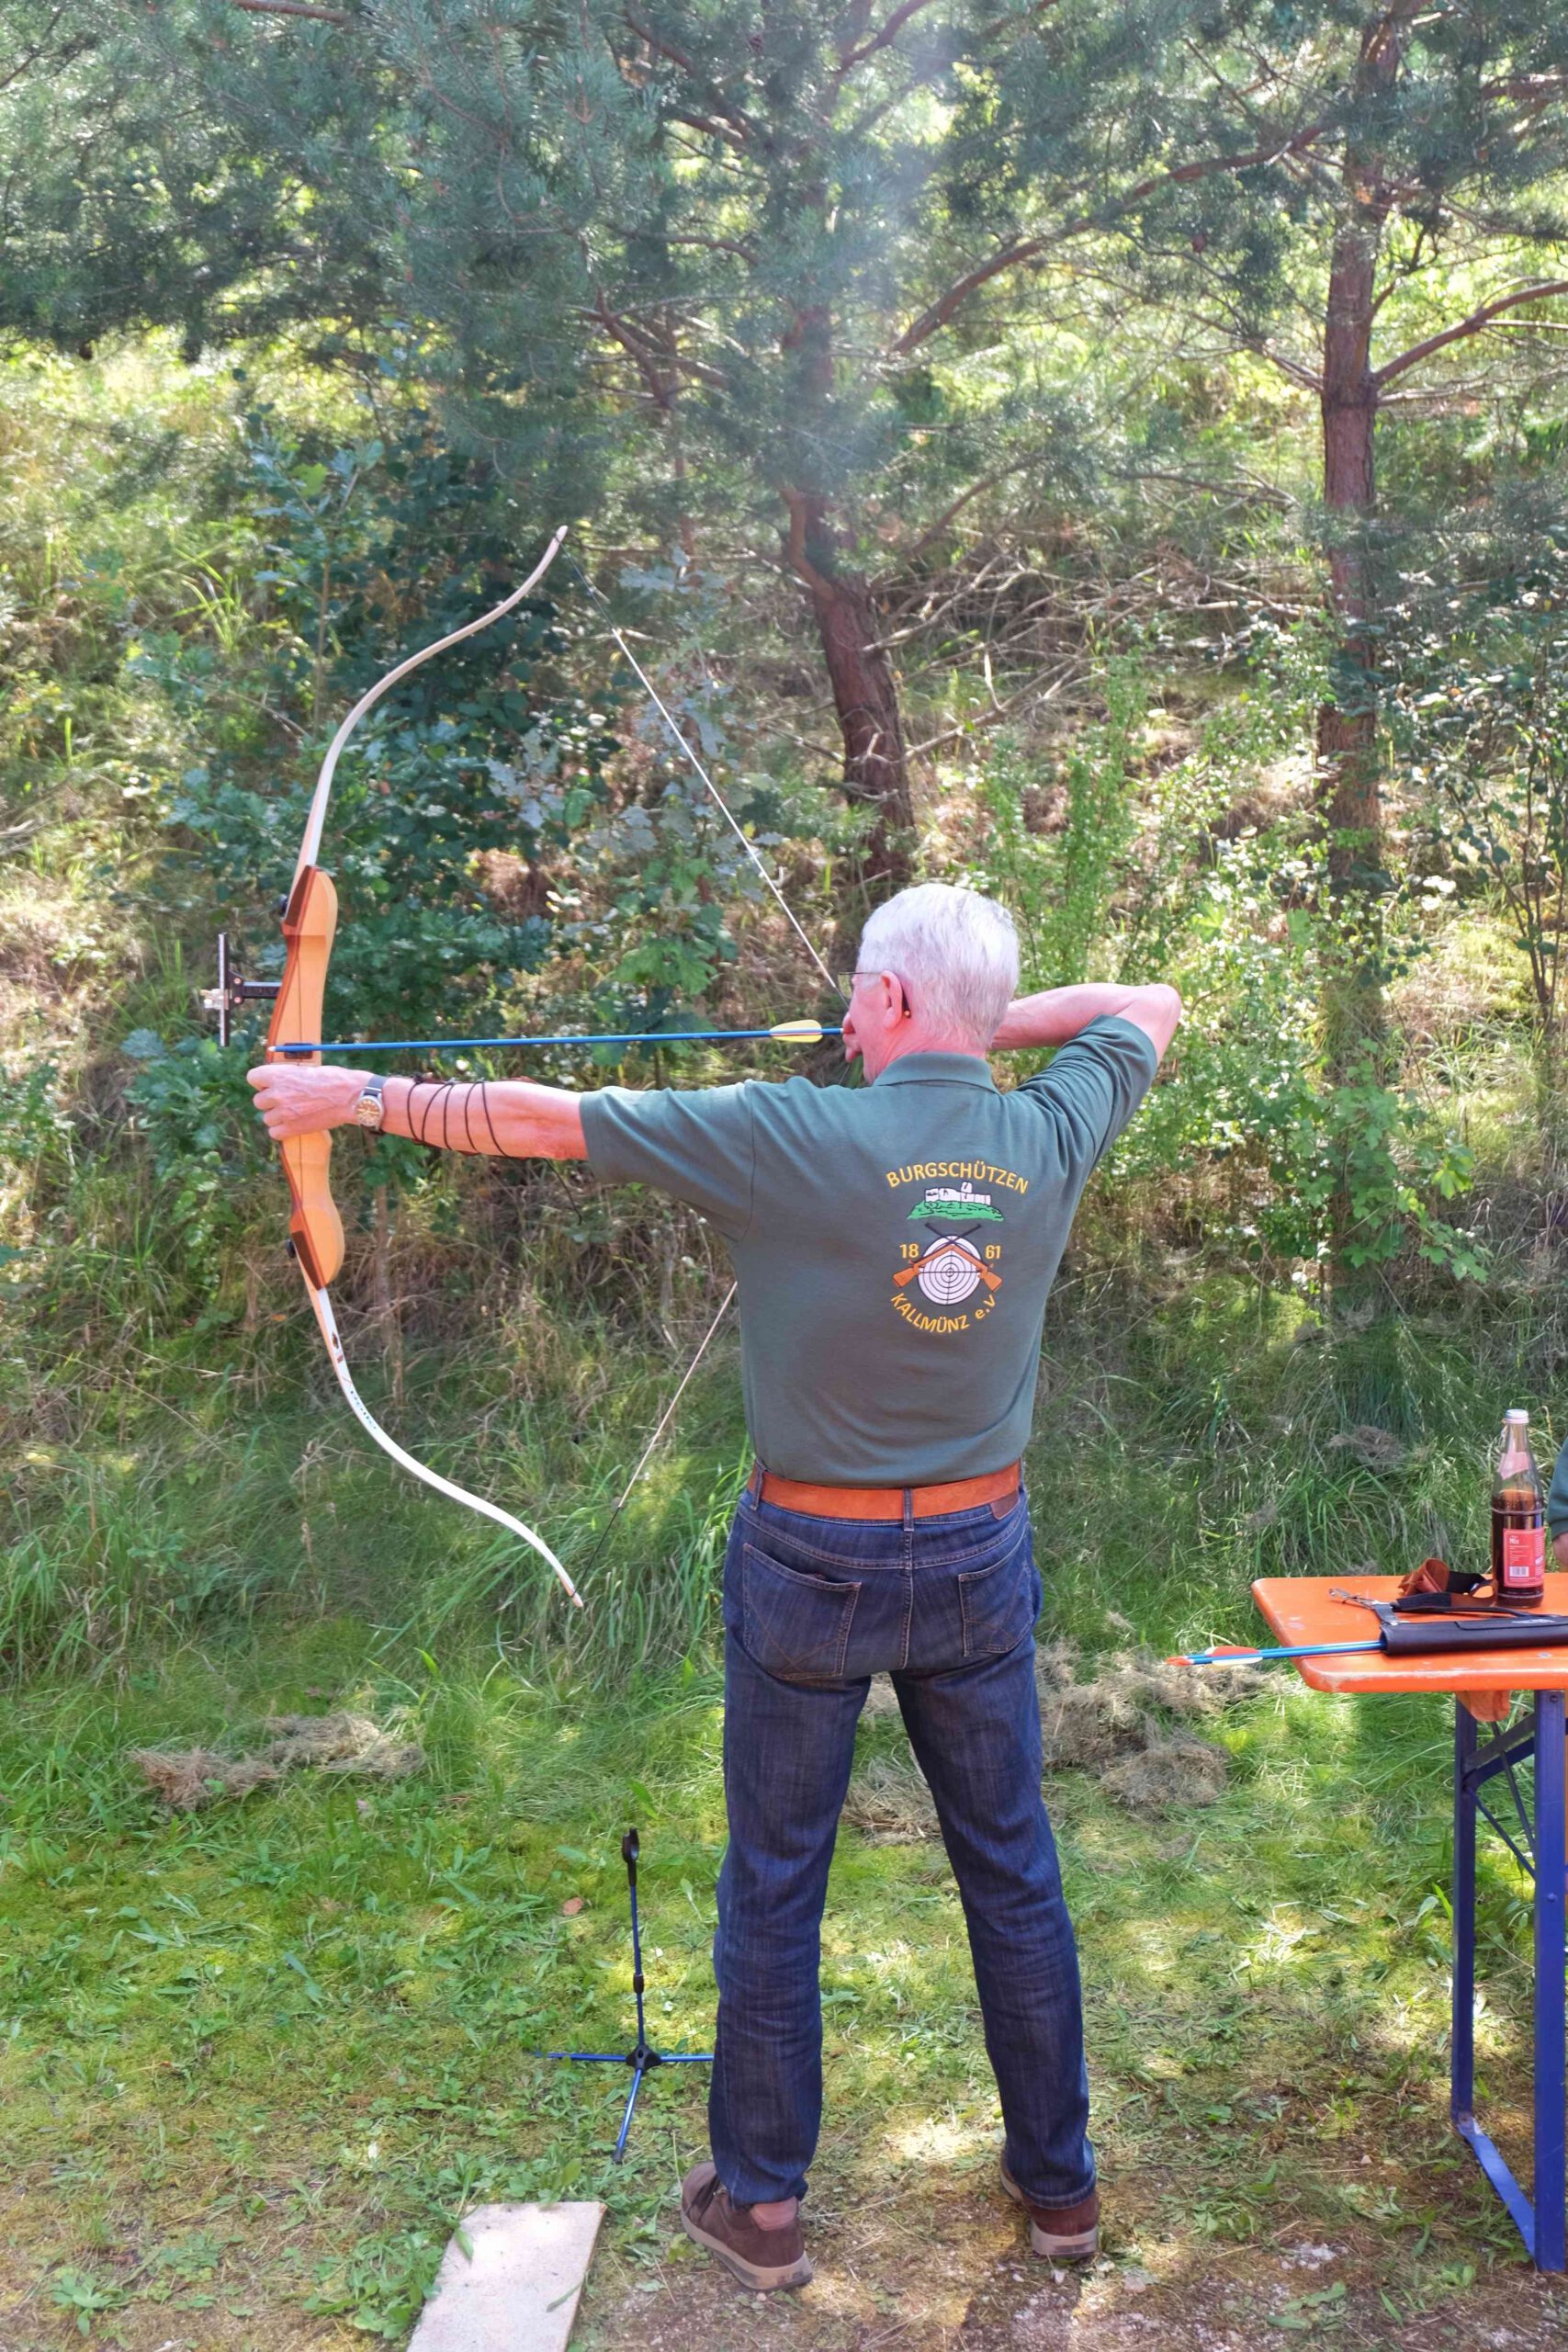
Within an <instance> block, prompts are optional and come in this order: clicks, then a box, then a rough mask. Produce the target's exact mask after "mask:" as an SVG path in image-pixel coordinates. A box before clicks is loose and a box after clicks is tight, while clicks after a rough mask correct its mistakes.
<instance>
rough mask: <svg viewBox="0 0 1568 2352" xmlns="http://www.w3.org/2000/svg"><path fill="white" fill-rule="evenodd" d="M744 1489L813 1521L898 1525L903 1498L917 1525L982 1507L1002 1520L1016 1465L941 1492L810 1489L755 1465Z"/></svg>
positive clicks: (1014, 1486)
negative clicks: (892, 1521)
mask: <svg viewBox="0 0 1568 2352" xmlns="http://www.w3.org/2000/svg"><path fill="white" fill-rule="evenodd" d="M748 1484H749V1485H750V1490H751V1492H752V1494H754V1495H755V1496H757V1497H758V1498H759V1499H760V1500H761V1501H762V1502H765V1503H775V1504H776V1505H777V1506H778V1508H779V1510H799V1511H805V1512H806V1513H807V1516H808V1517H809V1518H812V1519H902V1518H903V1516H904V1498H905V1496H906V1495H908V1498H909V1510H910V1515H911V1517H913V1518H915V1519H935V1518H938V1517H940V1516H942V1514H944V1513H946V1512H948V1511H954V1510H978V1509H979V1508H980V1505H981V1504H982V1503H989V1504H990V1506H991V1508H992V1510H994V1511H995V1512H996V1515H997V1517H998V1519H1004V1518H1005V1517H1006V1516H1007V1513H1008V1512H1009V1511H1010V1510H1011V1509H1012V1507H1013V1504H1014V1503H1015V1502H1016V1501H1017V1499H1018V1484H1019V1464H1017V1463H1016V1462H1014V1463H1010V1464H1009V1466H1008V1467H1007V1469H1005V1470H987V1473H986V1475H985V1476H984V1477H981V1478H954V1479H953V1480H951V1481H950V1482H949V1484H948V1485H946V1486H945V1487H808V1486H807V1485H806V1484H805V1483H804V1482H803V1481H802V1480H801V1479H799V1478H780V1477H777V1476H775V1475H774V1473H773V1471H772V1470H764V1469H763V1467H762V1465H761V1463H760V1462H759V1463H757V1464H755V1466H754V1467H753V1469H752V1472H751V1476H750V1480H749V1481H748ZM998 1505H999V1506H1000V1508H999V1509H998Z"/></svg>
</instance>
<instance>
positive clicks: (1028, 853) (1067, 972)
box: [977, 654, 1148, 988]
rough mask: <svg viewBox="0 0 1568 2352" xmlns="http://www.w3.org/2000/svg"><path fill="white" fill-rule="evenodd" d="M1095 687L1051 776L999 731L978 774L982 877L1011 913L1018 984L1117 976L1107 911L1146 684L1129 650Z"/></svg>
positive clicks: (1126, 839)
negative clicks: (1090, 709) (1019, 948)
mask: <svg viewBox="0 0 1568 2352" xmlns="http://www.w3.org/2000/svg"><path fill="white" fill-rule="evenodd" d="M1099 683H1100V694H1101V695H1102V697H1103V700H1104V703H1105V717H1104V718H1103V719H1101V720H1099V721H1097V722H1094V723H1091V724H1090V725H1089V726H1087V727H1085V728H1082V729H1079V731H1078V732H1077V734H1076V735H1075V736H1074V737H1073V740H1072V741H1071V743H1070V745H1069V746H1068V747H1067V749H1066V752H1065V753H1064V756H1063V758H1062V762H1061V765H1060V769H1059V772H1058V774H1057V775H1055V778H1050V779H1043V778H1042V777H1041V776H1040V775H1039V772H1038V769H1037V767H1036V766H1035V764H1034V763H1032V761H1031V760H1030V759H1029V758H1028V756H1027V755H1026V753H1025V752H1024V750H1023V747H1022V746H1021V744H1020V743H1019V742H1018V741H1016V740H1015V739H1011V738H1009V737H1007V736H1003V737H1001V738H999V739H998V741H997V742H996V744H995V745H994V748H993V750H992V752H991V755H990V757H989V758H988V759H987V763H986V766H985V768H984V769H983V770H982V771H981V773H980V775H979V777H978V778H977V786H978V797H979V800H980V804H981V806H982V807H983V808H984V809H986V810H987V813H988V814H989V816H990V818H991V820H992V836H991V842H990V844H989V846H988V850H987V858H986V866H987V872H986V874H985V877H984V878H985V880H986V881H987V883H988V884H989V886H990V887H991V888H1002V889H1003V890H1004V892H1005V895H1006V897H1007V899H1008V902H1009V904H1010V906H1011V908H1012V910H1013V914H1014V918H1015V920H1016V922H1017V923H1018V926H1019V933H1020V938H1021V943H1022V945H1023V950H1024V986H1025V987H1026V988H1060V987H1065V986H1066V985H1068V984H1069V983H1070V982H1072V981H1075V980H1087V979H1114V978H1117V977H1118V966H1117V962H1116V960H1115V958H1116V947H1115V939H1116V930H1117V926H1116V925H1115V923H1114V921H1113V916H1112V907H1113V902H1114V899H1115V898H1116V894H1117V890H1118V888H1119V886H1120V885H1121V883H1122V880H1123V878H1124V875H1125V866H1126V858H1127V852H1128V850H1129V849H1130V847H1131V845H1132V842H1133V838H1134V830H1135V820H1134V811H1133V789H1134V786H1133V775H1132V768H1133V758H1134V743H1135V741H1136V739H1137V737H1138V735H1139V734H1140V733H1141V731H1142V729H1143V728H1144V725H1145V719H1146V718H1147V710H1148V688H1147V680H1146V674H1145V670H1144V667H1143V664H1142V662H1140V661H1139V659H1138V657H1137V656H1136V655H1135V654H1122V655H1117V656H1112V657H1111V658H1109V659H1107V660H1106V661H1105V662H1104V663H1103V666H1102V667H1101V669H1100V681H1099ZM1047 826H1048V828H1049V830H1047Z"/></svg>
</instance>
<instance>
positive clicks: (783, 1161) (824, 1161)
mask: <svg viewBox="0 0 1568 2352" xmlns="http://www.w3.org/2000/svg"><path fill="white" fill-rule="evenodd" d="M1157 1062H1158V1057H1157V1056H1156V1052H1155V1048H1154V1045H1153V1043H1152V1041H1151V1040H1150V1039H1149V1038H1148V1037H1146V1036H1145V1034H1144V1032H1143V1031H1142V1030H1141V1029H1135V1028H1134V1026H1133V1024H1132V1023H1131V1022H1128V1021H1122V1020H1121V1019H1119V1018H1114V1017H1112V1018H1109V1019H1105V1020H1100V1021H1095V1022H1091V1023H1090V1024H1089V1027H1088V1028H1087V1029H1085V1030H1083V1031H1082V1032H1081V1033H1080V1034H1079V1035H1078V1036H1077V1037H1076V1038H1074V1039H1073V1040H1072V1042H1071V1043H1070V1044H1069V1045H1066V1046H1062V1047H1061V1048H1060V1049H1059V1050H1058V1052H1057V1053H1056V1054H1055V1056H1054V1057H1053V1059H1052V1061H1051V1063H1050V1066H1049V1068H1048V1069H1045V1070H1043V1072H1042V1073H1041V1074H1040V1076H1039V1077H1037V1078H1032V1079H1029V1080H1026V1081H1025V1082H1024V1084H1023V1085H1021V1086H1020V1087H1018V1088H1017V1089H1016V1090H1015V1091H1012V1092H1010V1093H1007V1094H1002V1093H999V1092H998V1090H997V1086H996V1083H995V1080H993V1079H992V1077H991V1073H990V1070H989V1069H988V1067H987V1064H986V1062H985V1061H984V1060H982V1059H981V1058H980V1057H978V1056H976V1055H969V1054H908V1055H906V1056H905V1057H903V1059H902V1060H899V1061H896V1062H894V1063H892V1064H891V1065H890V1067H889V1068H888V1069H885V1070H884V1071H883V1072H882V1075H881V1076H880V1077H879V1078H878V1079H877V1080H876V1081H875V1083H874V1085H871V1086H866V1087H858V1088H850V1087H840V1086H833V1087H820V1086H814V1085H813V1084H812V1083H811V1081H810V1080H809V1079H805V1078H792V1079H788V1080H785V1081H784V1083H783V1084H782V1085H772V1084H768V1083H765V1082H763V1081H761V1080H748V1081H747V1082H746V1083H745V1084H744V1085H741V1086H717V1087H711V1088H706V1087H705V1088H697V1089H693V1090H692V1091H689V1092H681V1091H676V1090H659V1091H653V1092H649V1093H639V1092H637V1091H632V1090H630V1089H628V1088H626V1087H621V1086H609V1087H605V1088H604V1089H603V1090H602V1091H600V1092H598V1093H594V1094H588V1095H585V1096H584V1097H583V1102H582V1127H583V1135H584V1137H585V1139H586V1142H587V1146H588V1159H589V1164H590V1166H591V1167H592V1170H593V1172H594V1174H595V1175H596V1176H601V1177H604V1178H605V1179H606V1180H607V1181H609V1182H618V1183H637V1184H651V1185H654V1186H656V1187H657V1188H658V1189H659V1190H660V1192H665V1193H673V1194H674V1196H675V1198H676V1199H677V1200H682V1201H687V1202H690V1203H691V1204H692V1205H693V1206H694V1208H697V1209H700V1210H701V1211H702V1213H703V1214H704V1216H706V1217H707V1218H708V1219H709V1220H710V1221H711V1223H712V1224H713V1225H714V1226H715V1227H716V1228H717V1230H718V1232H719V1233H720V1234H722V1235H723V1237H724V1239H725V1241H726V1242H727V1243H728V1248H729V1252H730V1255H731V1257H732V1258H733V1260H734V1261H735V1272H736V1279H737V1282H738V1283H739V1296H740V1339H741V1361H742V1372H743V1379H744V1385H745V1398H746V1422H747V1427H748V1429H749V1430H750V1434H751V1442H752V1444H753V1446H754V1447H755V1448H756V1452H757V1456H758V1459H759V1460H760V1461H761V1463H763V1464H764V1465H765V1466H766V1467H767V1468H768V1469H770V1470H773V1471H776V1472H778V1474H779V1475H780V1476H783V1477H786V1478H802V1479H809V1480H813V1481H816V1482H818V1483H820V1484H822V1485H825V1486H836V1487H857V1486H875V1487H882V1486H889V1487H893V1486H921V1487H923V1486H931V1485H935V1484H937V1483H939V1482H942V1481H945V1480H947V1479H951V1478H968V1477H975V1476H980V1475H981V1474H983V1473H984V1472H986V1471H989V1470H999V1469H1001V1468H1003V1467H1004V1466H1005V1465H1006V1464H1008V1463H1010V1462H1016V1461H1017V1460H1018V1458H1019V1456H1020V1454H1021V1453H1022V1452H1023V1449H1024V1446H1025V1444H1026V1442H1027V1441H1028V1438H1029V1425H1030V1416H1031V1414H1032V1410H1033V1405H1034V1385H1035V1381H1036V1378H1037V1376H1038V1374H1039V1369H1040V1335H1041V1327H1042V1325H1043V1321H1044V1317H1045V1301H1046V1298H1047V1296H1048V1295H1049V1293H1050V1289H1051V1284H1052V1282H1053V1280H1054V1278H1055V1272H1056V1268H1057V1266H1058V1264H1059V1263H1060V1262H1061V1256H1062V1251H1063V1249H1064V1247H1065V1246H1066V1238H1067V1231H1068V1228H1069V1227H1070V1226H1071V1224H1072V1219H1073V1211H1074V1209H1075V1208H1076V1207H1077V1202H1078V1195H1079V1194H1080V1193H1081V1192H1082V1191H1083V1188H1084V1184H1085V1182H1086V1181H1087V1179H1088V1177H1089V1172H1090V1170H1092V1169H1093V1167H1094V1165H1095V1163H1096V1161H1097V1160H1098V1159H1100V1155H1101V1153H1102V1152H1103V1151H1104V1150H1105V1148H1106V1147H1107V1146H1108V1145H1109V1144H1110V1143H1111V1141H1112V1140H1113V1139H1114V1137H1115V1136H1118V1135H1119V1134H1120V1133H1121V1131H1122V1128H1123V1127H1124V1126H1125V1125H1126V1124H1127V1121H1128V1120H1129V1119H1130V1118H1131V1117H1132V1115H1133V1113H1134V1111H1135V1110H1136V1109H1137V1107H1138V1104H1139V1103H1141V1102H1142V1100H1143V1098H1144V1096H1145V1093H1146V1092H1147V1091H1148V1089H1149V1085H1150V1083H1151V1081H1152V1080H1153V1078H1154V1074H1155V1070H1156V1067H1157Z"/></svg>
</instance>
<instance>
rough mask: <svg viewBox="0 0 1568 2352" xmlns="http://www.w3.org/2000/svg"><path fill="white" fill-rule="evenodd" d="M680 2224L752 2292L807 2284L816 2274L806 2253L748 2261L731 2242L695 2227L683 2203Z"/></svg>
mask: <svg viewBox="0 0 1568 2352" xmlns="http://www.w3.org/2000/svg"><path fill="white" fill-rule="evenodd" d="M681 2227H682V2229H683V2230H684V2231H685V2233H686V2235H687V2236H688V2237H689V2238H690V2239H691V2241H692V2244H693V2245H700V2246H701V2247H702V2249H703V2252H704V2253H705V2254H711V2255H712V2256H714V2258H715V2260H716V2261H718V2262H722V2263H723V2265H724V2267H725V2268H726V2269H727V2270H728V2272H729V2275H730V2277H731V2278H739V2281H740V2284H741V2285H742V2286H743V2287H750V2290H751V2291H752V2293H753V2294H757V2295H766V2294H769V2293H771V2292H772V2290H773V2289H774V2288H775V2287H807V2286H809V2285H810V2283H811V2280H812V2278H813V2277H814V2276H815V2273H814V2272H813V2270H812V2267H811V2257H810V2256H809V2255H805V2254H802V2255H797V2256H796V2257H795V2260H794V2261H793V2262H782V2263H779V2264H778V2265H777V2266H776V2267H772V2268H769V2267H765V2266H764V2265H763V2264H761V2263H757V2262H748V2261H747V2260H746V2259H745V2257H744V2256H742V2255H739V2254H737V2253H736V2252H735V2250H734V2248H733V2247H732V2246H728V2245H725V2243H724V2240H723V2239H722V2238H716V2237H710V2235H709V2234H708V2233H707V2231H706V2230H700V2229H698V2227H697V2225H696V2223H695V2222H694V2221H693V2219H692V2217H691V2215H690V2214H689V2213H688V2212H687V2211H686V2209H685V2207H684V2206H683V2205H682V2208H681Z"/></svg>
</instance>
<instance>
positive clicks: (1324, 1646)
mask: <svg viewBox="0 0 1568 2352" xmlns="http://www.w3.org/2000/svg"><path fill="white" fill-rule="evenodd" d="M1381 1649H1382V1643H1381V1642H1304V1643H1303V1644H1302V1645H1300V1647H1298V1648H1295V1649H1273V1650H1188V1651H1184V1652H1183V1653H1182V1654H1181V1656H1180V1657H1179V1659H1178V1660H1177V1661H1176V1663H1177V1664H1179V1665H1180V1666H1264V1665H1267V1664H1268V1663H1269V1660H1270V1659H1273V1658H1284V1657H1347V1656H1348V1655H1349V1654H1350V1653H1351V1652H1352V1651H1355V1650H1381Z"/></svg>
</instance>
